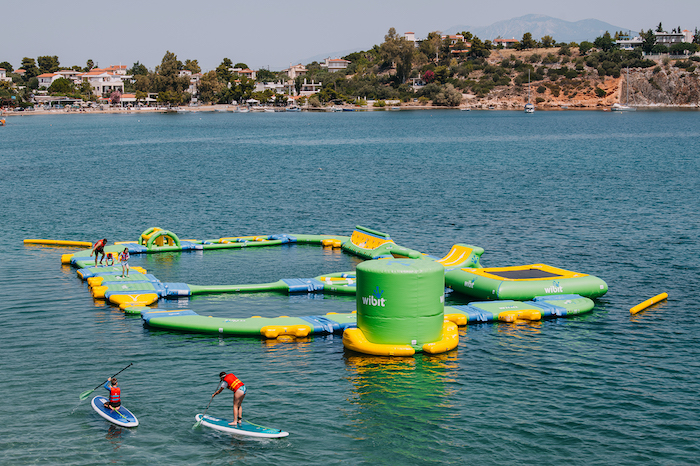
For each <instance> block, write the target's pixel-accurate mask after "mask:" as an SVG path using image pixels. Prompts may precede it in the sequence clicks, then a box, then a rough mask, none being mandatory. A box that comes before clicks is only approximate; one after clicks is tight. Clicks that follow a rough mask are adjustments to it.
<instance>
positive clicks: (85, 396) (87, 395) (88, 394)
mask: <svg viewBox="0 0 700 466" xmlns="http://www.w3.org/2000/svg"><path fill="white" fill-rule="evenodd" d="M94 391H95V390H88V391H86V392H83V393H81V394H80V401H83V400H84V399H85V398H87V397H89V396H90V394H91V393H92V392H94Z"/></svg>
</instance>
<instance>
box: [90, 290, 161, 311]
mask: <svg viewBox="0 0 700 466" xmlns="http://www.w3.org/2000/svg"><path fill="white" fill-rule="evenodd" d="M98 288H101V287H98ZM104 288H106V287H104ZM94 289H95V288H93V290H94ZM156 301H158V295H157V294H156V293H143V294H136V295H131V294H113V295H111V296H110V297H109V302H111V303H112V304H116V305H117V306H119V308H120V309H126V308H127V307H129V306H148V305H151V304H153V303H155V302H156Z"/></svg>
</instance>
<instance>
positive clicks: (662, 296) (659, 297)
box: [630, 293, 668, 314]
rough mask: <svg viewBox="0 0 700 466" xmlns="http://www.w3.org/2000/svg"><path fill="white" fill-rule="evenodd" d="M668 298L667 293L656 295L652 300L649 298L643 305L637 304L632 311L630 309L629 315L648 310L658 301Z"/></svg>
mask: <svg viewBox="0 0 700 466" xmlns="http://www.w3.org/2000/svg"><path fill="white" fill-rule="evenodd" d="M666 298H668V293H661V294H657V295H656V296H654V297H653V298H649V299H647V300H646V301H644V302H643V303H639V304H637V305H636V306H634V307H633V308H632V309H630V314H636V313H638V312H640V311H643V310H644V309H646V308H648V307H649V306H651V305H652V304H656V303H658V302H659V301H663V300H664V299H666Z"/></svg>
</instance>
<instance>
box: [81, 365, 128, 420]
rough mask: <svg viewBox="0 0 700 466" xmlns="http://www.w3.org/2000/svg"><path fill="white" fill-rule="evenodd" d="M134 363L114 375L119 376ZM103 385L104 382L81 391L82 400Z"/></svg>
mask: <svg viewBox="0 0 700 466" xmlns="http://www.w3.org/2000/svg"><path fill="white" fill-rule="evenodd" d="M133 365H134V363H133V362H132V363H131V364H129V365H128V366H126V367H125V368H124V369H122V370H120V371H119V372H117V373H116V374H114V375H113V376H112V377H116V376H118V375H119V374H121V373H122V372H124V371H125V370H127V369H128V368H130V367H131V366H133ZM102 385H104V383H101V384H99V385H98V386H97V387H95V388H93V389H92V390H87V391H85V392H83V393H81V394H80V401H83V400H84V399H85V398H87V397H89V396H90V394H91V393H92V392H94V391H95V390H97V389H98V388H100V387H101V386H102ZM119 414H121V413H119Z"/></svg>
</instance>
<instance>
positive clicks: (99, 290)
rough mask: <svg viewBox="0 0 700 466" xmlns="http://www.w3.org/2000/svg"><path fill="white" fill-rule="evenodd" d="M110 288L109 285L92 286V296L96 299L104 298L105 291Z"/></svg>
mask: <svg viewBox="0 0 700 466" xmlns="http://www.w3.org/2000/svg"><path fill="white" fill-rule="evenodd" d="M108 289H109V287H108V286H93V287H92V288H90V291H92V296H93V297H94V298H95V299H104V297H105V293H106V292H107V290H108Z"/></svg>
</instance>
